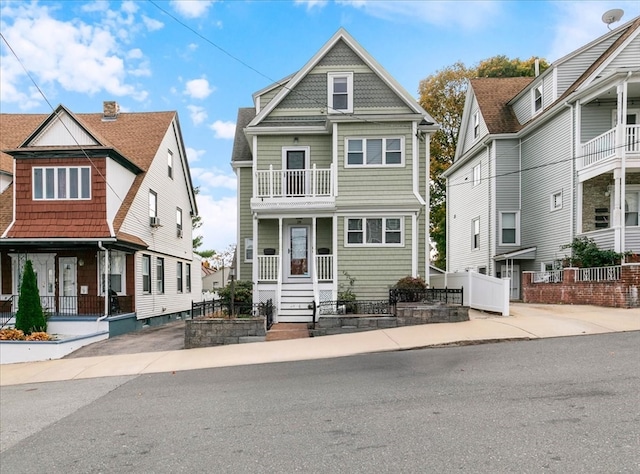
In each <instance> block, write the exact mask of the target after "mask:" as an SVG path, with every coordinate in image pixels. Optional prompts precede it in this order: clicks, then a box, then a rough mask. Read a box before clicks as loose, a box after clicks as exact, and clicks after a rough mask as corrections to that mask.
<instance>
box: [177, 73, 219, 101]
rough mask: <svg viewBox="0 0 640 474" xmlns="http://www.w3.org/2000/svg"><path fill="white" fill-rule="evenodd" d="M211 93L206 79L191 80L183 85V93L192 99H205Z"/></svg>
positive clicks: (211, 90)
mask: <svg viewBox="0 0 640 474" xmlns="http://www.w3.org/2000/svg"><path fill="white" fill-rule="evenodd" d="M212 92H213V89H212V88H211V86H210V85H209V81H207V80H206V79H204V78H202V79H193V80H191V81H187V83H186V84H185V89H184V93H185V94H186V95H188V96H189V97H191V98H192V99H206V98H207V97H209V95H210V94H211V93H212Z"/></svg>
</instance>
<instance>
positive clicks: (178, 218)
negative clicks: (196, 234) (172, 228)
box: [176, 207, 182, 237]
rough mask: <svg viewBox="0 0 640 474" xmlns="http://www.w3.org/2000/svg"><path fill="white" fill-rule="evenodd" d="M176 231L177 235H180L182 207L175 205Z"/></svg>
mask: <svg viewBox="0 0 640 474" xmlns="http://www.w3.org/2000/svg"><path fill="white" fill-rule="evenodd" d="M176 232H177V235H178V237H182V209H180V208H179V207H176Z"/></svg>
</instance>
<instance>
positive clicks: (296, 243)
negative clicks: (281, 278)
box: [287, 226, 311, 281]
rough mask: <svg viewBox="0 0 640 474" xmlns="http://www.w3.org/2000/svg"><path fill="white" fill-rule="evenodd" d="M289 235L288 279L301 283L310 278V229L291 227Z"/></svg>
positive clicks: (306, 227)
mask: <svg viewBox="0 0 640 474" xmlns="http://www.w3.org/2000/svg"><path fill="white" fill-rule="evenodd" d="M287 234H288V239H287V240H288V241H287V255H288V264H287V270H288V271H287V276H288V279H289V281H299V280H303V279H305V278H309V277H310V275H311V274H310V269H309V227H308V226H290V227H289V228H288V232H287Z"/></svg>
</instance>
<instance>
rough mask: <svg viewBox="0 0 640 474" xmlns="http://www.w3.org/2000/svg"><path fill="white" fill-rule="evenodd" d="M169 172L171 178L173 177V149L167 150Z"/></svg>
mask: <svg viewBox="0 0 640 474" xmlns="http://www.w3.org/2000/svg"><path fill="white" fill-rule="evenodd" d="M167 174H168V175H169V178H171V179H173V175H174V173H173V152H172V151H171V150H167Z"/></svg>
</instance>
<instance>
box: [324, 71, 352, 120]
mask: <svg viewBox="0 0 640 474" xmlns="http://www.w3.org/2000/svg"><path fill="white" fill-rule="evenodd" d="M327 86H328V90H327V98H328V102H329V113H342V112H353V73H352V72H330V73H328V74H327Z"/></svg>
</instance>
